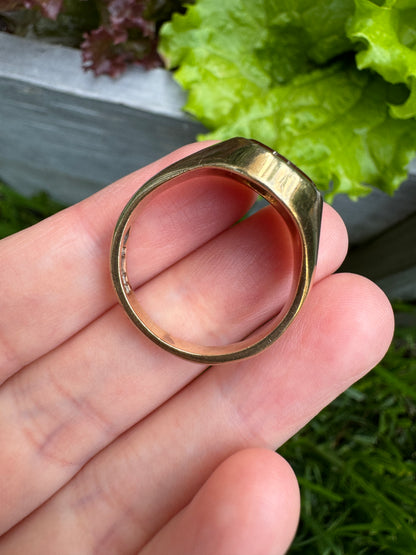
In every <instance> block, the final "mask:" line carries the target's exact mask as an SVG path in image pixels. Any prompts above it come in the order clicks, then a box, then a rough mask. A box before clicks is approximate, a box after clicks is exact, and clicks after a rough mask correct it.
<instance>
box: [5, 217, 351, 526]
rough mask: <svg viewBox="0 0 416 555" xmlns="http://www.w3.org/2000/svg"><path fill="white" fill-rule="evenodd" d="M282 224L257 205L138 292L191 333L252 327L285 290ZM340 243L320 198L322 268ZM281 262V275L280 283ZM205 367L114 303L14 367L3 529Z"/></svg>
mask: <svg viewBox="0 0 416 555" xmlns="http://www.w3.org/2000/svg"><path fill="white" fill-rule="evenodd" d="M282 226H283V223H282V220H281V218H280V217H279V216H278V215H277V214H275V212H274V211H273V210H271V209H266V210H265V211H264V213H258V214H256V215H255V216H253V217H251V218H249V219H247V220H245V221H244V222H242V223H241V224H240V225H238V226H234V227H232V228H231V229H230V230H228V231H226V232H224V233H222V234H221V235H219V236H218V237H217V238H216V239H214V240H212V241H210V242H209V243H207V244H205V245H204V247H203V248H201V249H199V250H198V251H195V252H194V253H193V254H192V255H190V256H189V257H187V258H186V259H183V260H182V261H181V262H179V263H178V264H177V265H175V266H172V267H170V268H169V270H167V271H166V272H164V273H163V274H161V275H159V276H158V277H157V278H155V279H154V280H152V281H151V282H148V283H146V285H145V286H144V287H143V288H142V289H143V291H144V292H143V295H142V297H143V298H142V301H143V302H144V304H146V300H147V303H148V304H149V305H150V306H149V307H148V308H149V311H150V312H151V313H154V312H159V316H161V317H163V321H162V322H161V323H162V325H164V326H166V328H167V329H172V328H175V331H176V332H177V333H178V334H179V335H181V336H183V335H185V336H187V337H188V338H189V339H194V340H199V341H201V342H202V343H204V342H205V341H206V342H208V341H209V342H210V343H211V342H214V343H215V342H217V343H218V342H230V341H233V340H235V339H239V338H240V337H241V336H245V335H247V333H248V332H249V331H251V330H252V329H253V327H256V325H258V324H260V323H262V322H263V321H264V320H265V319H266V320H267V319H268V318H270V317H271V316H272V314H273V312H274V311H275V310H276V309H277V308H278V306H279V305H280V304H281V302H282V294H283V293H284V286H287V279H286V278H287V273H288V272H287V269H286V270H285V260H286V258H285V257H287V256H288V255H289V253H288V249H287V242H286V237H285V235H284V232H285V227H284V226H283V227H282ZM345 243H346V238H345V229H344V227H343V224H342V222H341V221H340V219H339V217H338V216H337V215H336V214H335V212H334V211H333V210H332V209H330V208H329V207H326V208H325V212H324V218H323V228H322V235H321V246H322V248H321V255H320V256H321V259H320V260H322V262H320V261H319V263H318V268H317V274H316V276H317V278H318V279H321V278H322V277H323V276H324V275H325V274H326V273H327V272H329V271H332V270H333V268H334V266H336V265H337V264H340V263H341V262H342V255H343V252H344V250H345V249H344V244H345ZM324 251H327V252H326V254H325V253H324ZM331 253H332V254H331ZM289 262H290V260H289ZM279 274H281V275H282V276H286V277H285V279H283V283H282V286H283V288H282V287H279V282H278V275H279ZM285 280H286V281H285ZM171 298H174V299H176V301H175V303H172V301H171ZM178 299H179V301H178ZM172 305H173V307H172V308H170V307H171V306H172ZM92 346H93V347H92ZM202 370H203V367H202V366H201V365H195V364H191V363H189V362H184V361H182V360H181V359H178V358H177V357H172V356H170V355H169V354H167V353H165V351H162V350H161V349H159V348H158V347H156V346H155V345H153V344H152V343H151V342H150V341H149V340H148V339H147V338H145V337H144V336H143V335H142V334H140V333H138V332H137V330H136V329H135V328H134V327H133V326H132V325H131V324H130V322H129V321H128V320H127V318H125V317H124V315H123V314H122V311H121V309H120V308H119V307H114V308H113V309H112V310H110V311H109V312H107V313H106V314H105V315H104V316H103V317H101V318H100V319H97V320H96V321H94V323H93V324H91V325H90V326H88V327H87V328H85V329H84V330H83V331H82V332H80V333H78V334H77V335H76V336H74V337H73V338H71V340H69V341H67V342H66V343H65V344H64V345H62V346H61V347H60V348H59V349H56V350H54V351H53V352H52V353H50V354H49V355H47V356H44V357H43V358H42V359H39V360H38V361H36V362H35V363H33V364H31V365H30V366H29V367H27V368H26V369H25V370H24V371H23V372H20V373H18V374H16V375H15V376H14V377H13V378H12V379H10V380H9V381H8V382H7V383H6V384H5V385H4V386H3V388H2V390H1V391H0V418H2V421H3V423H4V424H3V426H2V428H1V430H0V442H1V443H2V444H3V445H4V446H5V447H4V448H3V450H2V452H1V453H0V468H2V469H3V472H2V478H1V479H0V480H1V482H0V483H1V496H2V499H3V504H2V509H1V514H0V527H1V528H0V529H1V530H3V531H4V530H6V529H8V528H9V527H10V526H12V525H13V524H15V523H16V522H17V521H18V520H19V519H21V518H23V517H24V516H25V515H27V514H28V513H29V512H30V511H31V510H33V509H34V508H36V506H37V505H38V504H40V503H42V502H44V501H45V500H46V499H47V498H48V497H49V496H50V495H52V494H53V493H54V492H55V491H56V490H57V489H59V488H60V487H62V485H64V483H65V482H66V481H67V480H69V479H70V478H71V477H72V476H73V475H74V474H75V473H76V472H77V471H78V470H79V469H80V468H81V466H83V465H84V464H85V463H86V462H87V461H88V459H89V458H91V457H92V456H93V455H94V454H95V453H97V452H98V451H99V450H100V449H102V448H103V447H105V446H106V445H107V444H108V443H110V442H111V441H113V440H114V438H115V437H117V435H119V434H120V433H122V432H123V431H124V430H126V429H127V428H129V427H131V426H132V425H134V424H135V423H136V422H138V421H139V420H141V419H142V418H144V417H145V416H146V415H148V414H150V413H151V412H152V411H154V410H155V409H156V408H157V407H158V406H159V405H161V404H162V403H164V402H165V401H166V400H167V399H168V398H170V397H171V396H172V395H174V394H175V393H176V392H177V391H179V390H180V389H182V388H183V387H184V386H185V385H186V384H187V383H189V382H190V381H191V380H193V379H194V378H195V376H197V375H198V374H199V373H200V372H201V371H202ZM39 476H41V479H39ZM6 477H7V478H6Z"/></svg>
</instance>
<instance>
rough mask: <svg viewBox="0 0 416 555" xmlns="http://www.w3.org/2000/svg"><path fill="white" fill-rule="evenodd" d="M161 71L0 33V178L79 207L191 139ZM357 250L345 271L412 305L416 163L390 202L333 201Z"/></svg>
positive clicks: (178, 100)
mask: <svg viewBox="0 0 416 555" xmlns="http://www.w3.org/2000/svg"><path fill="white" fill-rule="evenodd" d="M184 101H185V95H184V93H183V91H181V90H180V88H179V87H178V85H177V84H176V83H175V82H174V81H173V79H172V77H171V75H170V74H169V73H168V72H166V71H164V70H162V69H156V70H152V71H148V72H146V71H144V70H140V69H139V68H132V69H130V70H128V71H127V72H126V73H125V74H124V75H123V76H122V77H121V78H119V79H116V80H114V79H110V78H107V77H100V78H98V79H97V78H95V77H94V76H93V75H92V74H90V73H84V72H83V71H82V69H81V62H80V54H79V52H78V51H77V50H74V49H71V48H66V47H62V46H55V45H50V44H45V43H42V42H39V41H34V40H29V39H23V38H20V37H15V36H12V35H8V34H5V33H0V178H2V179H3V180H4V181H5V182H6V183H9V184H10V185H11V186H13V187H14V188H16V189H17V190H19V191H21V192H23V193H25V194H30V193H32V192H35V191H38V190H40V189H42V190H46V191H48V192H49V193H50V194H51V195H52V196H53V197H55V198H56V199H57V200H61V201H63V202H65V203H74V202H77V201H78V200H80V199H82V198H84V197H86V196H88V195H90V194H92V193H94V192H95V191H97V190H98V189H100V188H102V187H104V186H105V185H107V184H108V183H111V182H112V181H114V180H115V179H117V178H119V177H121V176H123V175H125V174H127V173H129V172H131V171H133V170H135V169H137V168H139V167H141V166H143V165H145V164H147V163H149V162H151V161H153V160H155V159H157V158H159V157H160V156H162V155H164V154H167V153H168V152H170V151H172V150H174V149H175V148H177V147H179V146H182V145H183V144H186V143H188V142H191V141H193V140H195V136H196V135H197V134H198V133H199V132H201V131H203V127H202V126H201V125H200V124H198V123H197V122H195V121H193V120H191V119H190V118H189V117H187V116H186V115H185V114H184V113H183V112H182V110H181V107H182V106H183V104H184ZM335 207H336V208H337V210H338V211H339V212H340V213H341V215H342V217H343V218H344V220H345V222H346V224H347V227H348V231H349V235H350V240H351V243H352V245H353V248H352V249H351V252H350V255H349V257H348V260H347V263H346V264H345V266H344V268H345V269H350V270H352V271H358V272H361V273H363V274H365V275H368V276H369V277H371V278H373V279H375V280H376V281H378V282H379V284H380V285H381V286H382V287H383V288H384V289H385V291H386V292H387V293H388V294H389V295H390V296H391V297H392V298H402V299H416V164H415V165H414V166H413V168H411V173H410V177H409V180H408V182H406V183H405V184H404V185H403V186H402V187H401V188H400V190H399V191H398V193H397V194H396V195H395V196H394V197H393V198H391V197H389V196H387V195H385V194H383V193H380V192H375V193H373V194H371V195H370V196H369V197H367V198H364V199H361V200H360V201H358V202H351V201H350V200H349V199H348V198H346V197H337V199H336V201H335Z"/></svg>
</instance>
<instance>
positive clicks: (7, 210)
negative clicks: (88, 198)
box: [0, 182, 64, 238]
mask: <svg viewBox="0 0 416 555" xmlns="http://www.w3.org/2000/svg"><path fill="white" fill-rule="evenodd" d="M62 208H64V206H63V205H62V204H59V203H58V202H56V201H54V200H52V199H51V198H50V196H48V195H47V194H46V193H42V192H41V193H36V194H35V195H33V196H32V197H30V198H26V197H24V196H23V195H20V194H19V193H17V192H16V191H14V190H13V189H11V188H10V187H7V186H6V185H5V184H4V183H1V182H0V238H3V237H6V236H7V235H11V234H12V233H16V232H17V231H20V230H21V229H24V228H25V227H28V226H30V225H33V224H35V223H36V222H38V221H40V220H43V219H44V218H47V217H48V216H50V215H52V214H54V213H55V212H58V210H61V209H62Z"/></svg>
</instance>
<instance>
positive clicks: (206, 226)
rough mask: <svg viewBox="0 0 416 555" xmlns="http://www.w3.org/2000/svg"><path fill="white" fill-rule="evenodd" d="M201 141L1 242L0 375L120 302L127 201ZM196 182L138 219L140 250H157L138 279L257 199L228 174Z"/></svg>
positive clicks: (208, 235) (182, 252)
mask: <svg viewBox="0 0 416 555" xmlns="http://www.w3.org/2000/svg"><path fill="white" fill-rule="evenodd" d="M204 146H206V143H205V144H204V143H202V144H201V143H200V144H194V145H188V146H187V147H184V148H182V149H180V150H178V151H176V152H174V153H172V154H171V155H169V156H167V157H165V158H163V159H161V160H159V161H157V162H155V163H153V164H151V165H150V166H147V167H146V168H144V169H142V170H139V171H137V172H134V173H132V174H131V175H129V176H127V177H125V178H123V179H121V180H119V181H117V182H116V183H114V184H113V185H111V186H109V187H107V188H106V189H104V190H103V191H100V192H99V193H97V194H96V195H93V196H92V197H90V198H89V199H87V200H85V201H83V202H81V203H79V204H78V205H75V206H72V207H71V208H68V209H67V210H64V211H63V212H60V213H58V214H56V215H55V216H53V217H52V218H49V219H48V220H45V221H43V222H41V223H39V224H37V225H36V226H34V227H33V228H30V229H28V230H25V231H23V232H20V233H19V234H17V235H16V236H12V237H9V238H7V239H5V240H3V241H1V242H0V260H2V261H4V262H3V265H2V268H1V270H0V289H1V291H2V298H1V301H0V383H1V382H2V381H4V380H5V379H7V378H8V377H9V376H10V375H11V374H13V373H14V372H16V371H18V370H19V369H20V368H21V367H23V366H25V365H26V364H28V363H29V362H31V361H33V360H35V359H37V358H39V357H40V356H42V355H43V354H45V353H47V352H49V351H50V350H52V349H54V348H55V347H57V346H58V345H60V344H61V343H63V342H64V341H66V340H67V339H68V338H69V337H71V336H72V335H74V334H75V333H77V332H78V331H79V330H80V329H82V328H83V327H85V326H86V325H88V324H89V323H90V322H92V321H93V320H95V319H96V318H97V317H99V316H100V315H101V314H102V313H104V312H105V311H106V310H108V309H109V308H110V307H111V306H112V305H113V304H114V303H115V302H116V298H115V295H114V294H113V291H112V285H111V280H110V274H109V249H110V242H111V236H112V232H113V229H114V225H115V222H116V220H117V217H118V216H119V213H120V211H121V209H122V207H123V206H124V204H125V203H126V202H127V200H128V199H129V198H130V196H131V195H132V194H133V193H134V191H135V190H137V189H138V188H139V187H140V186H141V185H142V184H143V183H144V182H146V181H147V180H148V179H149V178H150V177H151V176H152V175H154V174H155V173H157V172H159V171H160V170H162V169H163V168H164V167H166V166H168V165H169V164H171V163H173V162H174V161H176V160H179V159H181V158H183V157H184V156H187V155H189V154H192V153H193V152H196V151H198V150H200V149H201V148H203V147H204ZM197 185H198V186H197V187H195V188H192V189H189V188H187V189H186V191H183V195H180V196H178V191H177V190H176V189H175V190H172V191H170V192H169V193H167V194H166V195H164V196H163V198H161V199H160V200H158V202H157V203H156V204H154V205H153V206H151V207H149V209H148V211H147V212H146V214H145V215H144V216H143V218H142V219H141V222H140V223H139V222H138V223H137V225H139V226H141V229H140V232H139V233H138V235H139V236H141V237H142V238H144V242H143V245H142V247H141V246H140V245H139V246H137V248H136V250H139V251H140V248H146V250H147V251H149V250H150V251H151V252H152V256H151V257H150V258H148V259H147V260H148V261H147V262H146V261H145V260H143V262H142V263H141V265H140V269H139V270H138V271H137V273H136V276H135V284H136V285H139V284H140V283H143V282H144V281H147V280H148V279H150V278H151V277H152V276H153V275H156V274H158V273H159V272H161V271H162V270H163V269H164V268H166V267H168V266H170V265H171V264H173V263H174V262H176V261H177V260H179V259H181V258H182V257H184V256H185V255H186V254H188V253H189V252H191V251H192V250H194V249H195V248H197V247H198V246H199V245H200V244H203V243H205V242H206V241H208V240H209V239H210V238H212V237H214V236H215V235H217V234H219V233H220V232H221V231H223V230H224V229H226V228H227V227H229V226H230V225H231V224H233V223H234V222H235V221H236V220H238V219H239V218H241V217H242V216H243V215H244V214H245V213H246V211H247V210H248V208H249V207H250V205H251V204H252V202H253V201H254V195H253V193H252V192H251V191H249V190H248V189H246V188H244V187H241V186H239V185H238V184H237V183H235V182H233V181H231V180H223V182H222V183H221V187H213V186H212V183H211V182H208V181H204V180H201V179H200V180H199V181H198V184H197ZM172 212H175V217H174V218H172V215H171V214H172ZM136 254H140V253H139V252H138V253H136Z"/></svg>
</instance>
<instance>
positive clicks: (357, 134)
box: [204, 63, 416, 200]
mask: <svg viewBox="0 0 416 555" xmlns="http://www.w3.org/2000/svg"><path fill="white" fill-rule="evenodd" d="M388 94H389V86H388V84H387V83H386V82H385V81H383V80H382V79H381V78H380V77H378V76H376V75H372V74H370V73H369V72H359V71H358V70H357V69H356V68H355V67H354V66H353V64H348V63H338V64H336V65H332V66H330V67H329V68H325V69H317V70H315V71H313V72H310V73H309V74H304V75H301V76H299V77H297V78H295V79H293V80H292V81H291V83H289V84H287V85H283V86H279V87H274V88H273V89H271V90H270V91H269V92H268V93H267V94H266V95H265V96H263V97H262V98H258V99H255V100H253V101H252V102H251V103H250V105H249V106H241V108H240V110H239V111H235V113H234V117H233V120H232V121H228V122H227V124H225V125H222V126H220V127H218V128H217V130H216V131H214V132H213V133H211V134H209V135H207V136H205V137H204V138H214V139H227V138H230V137H233V136H245V137H254V138H256V139H257V140H259V141H261V142H264V143H265V144H268V145H269V146H271V147H272V148H274V149H275V150H277V151H278V152H280V153H281V154H283V155H284V156H285V157H287V158H289V159H290V160H292V161H293V162H294V163H295V164H296V165H298V166H299V167H300V168H302V170H303V171H304V172H305V173H307V174H308V175H309V176H310V177H311V178H312V179H313V180H314V181H315V183H317V184H318V185H319V187H320V189H321V190H322V191H323V192H326V193H327V194H326V197H327V200H331V199H332V198H333V196H334V195H335V194H337V193H346V194H349V195H350V196H351V197H353V198H356V197H358V196H361V195H363V194H366V193H368V192H369V191H370V190H371V189H370V188H369V187H368V185H372V186H375V187H378V188H380V189H382V190H384V191H385V192H387V193H393V192H394V190H395V189H396V188H397V187H398V186H399V185H400V183H401V182H402V181H403V180H404V179H405V178H406V175H407V171H406V166H407V164H408V163H409V162H410V160H411V159H412V157H413V156H414V149H415V147H414V145H415V144H416V122H415V121H414V120H409V121H404V122H403V121H399V120H396V119H394V118H392V117H391V116H390V114H389V110H388V105H387V102H386V98H387V97H388ZM386 139H387V140H386ZM330 183H331V184H332V185H331V188H330V189H329V184H330ZM366 184H367V185H366Z"/></svg>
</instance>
